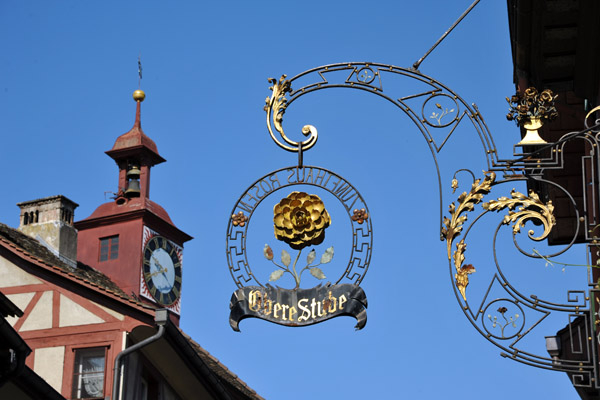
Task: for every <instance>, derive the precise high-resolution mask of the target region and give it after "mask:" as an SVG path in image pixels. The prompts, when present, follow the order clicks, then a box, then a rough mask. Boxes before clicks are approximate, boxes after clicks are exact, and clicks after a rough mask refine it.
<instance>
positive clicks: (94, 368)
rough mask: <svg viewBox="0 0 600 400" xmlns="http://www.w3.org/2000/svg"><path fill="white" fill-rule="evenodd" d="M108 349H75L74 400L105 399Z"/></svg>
mask: <svg viewBox="0 0 600 400" xmlns="http://www.w3.org/2000/svg"><path fill="white" fill-rule="evenodd" d="M105 364H106V347H95V348H88V349H75V365H74V367H73V393H72V398H73V399H103V398H104V366H105Z"/></svg>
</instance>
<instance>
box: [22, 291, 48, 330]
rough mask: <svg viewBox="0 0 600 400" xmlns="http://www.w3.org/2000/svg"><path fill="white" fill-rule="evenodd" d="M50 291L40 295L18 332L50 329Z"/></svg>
mask: <svg viewBox="0 0 600 400" xmlns="http://www.w3.org/2000/svg"><path fill="white" fill-rule="evenodd" d="M52 295H53V293H52V291H47V292H44V294H42V297H40V300H39V301H38V302H37V304H36V305H35V307H33V310H31V312H30V313H29V315H28V316H27V319H26V320H25V322H23V325H21V329H20V330H19V332H23V331H35V330H38V329H50V328H52Z"/></svg>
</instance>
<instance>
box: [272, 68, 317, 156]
mask: <svg viewBox="0 0 600 400" xmlns="http://www.w3.org/2000/svg"><path fill="white" fill-rule="evenodd" d="M285 78H286V75H282V76H281V78H279V81H277V79H275V78H269V82H270V83H271V84H272V86H270V87H269V89H271V90H272V91H273V94H272V95H271V97H267V99H266V100H265V102H266V105H265V107H264V109H265V111H266V112H267V128H268V129H269V134H270V135H271V138H272V139H273V140H274V141H275V143H277V145H278V146H279V147H281V148H282V149H284V150H287V151H292V152H297V151H304V150H308V149H310V148H311V147H313V146H314V145H315V143H317V139H318V138H319V135H318V132H317V129H316V128H315V127H314V126H312V125H304V127H303V128H302V134H303V135H304V136H308V135H310V137H309V138H308V139H306V140H305V141H303V142H295V141H293V140H291V139H290V138H288V137H287V136H286V134H285V133H284V131H283V126H282V122H283V114H285V109H286V108H287V106H288V101H287V99H286V98H285V94H286V93H289V92H291V91H292V87H291V83H290V81H289V80H286V79H285ZM271 118H272V119H273V125H274V127H275V130H276V131H277V132H279V134H280V135H281V138H282V139H283V140H284V141H285V143H287V145H286V144H284V143H281V142H280V141H279V140H278V139H277V137H276V136H275V133H273V128H271Z"/></svg>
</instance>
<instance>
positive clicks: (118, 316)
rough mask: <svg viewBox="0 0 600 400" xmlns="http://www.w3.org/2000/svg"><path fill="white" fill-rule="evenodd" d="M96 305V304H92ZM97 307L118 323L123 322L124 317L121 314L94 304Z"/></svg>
mask: <svg viewBox="0 0 600 400" xmlns="http://www.w3.org/2000/svg"><path fill="white" fill-rule="evenodd" d="M94 304H96V303H94ZM96 305H97V306H98V307H100V308H101V309H103V310H104V311H106V312H107V313H109V314H110V315H112V316H113V317H115V318H116V319H118V320H119V321H124V320H125V316H124V315H123V314H121V313H118V312H116V311H114V310H111V309H110V308H106V307H104V306H101V305H100V304H96Z"/></svg>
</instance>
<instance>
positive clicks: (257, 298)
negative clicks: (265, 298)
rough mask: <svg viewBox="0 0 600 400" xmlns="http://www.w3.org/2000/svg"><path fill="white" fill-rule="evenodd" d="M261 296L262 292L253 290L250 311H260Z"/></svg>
mask: <svg viewBox="0 0 600 400" xmlns="http://www.w3.org/2000/svg"><path fill="white" fill-rule="evenodd" d="M260 303H261V295H260V291H258V290H253V291H251V292H250V304H249V305H250V310H251V311H260Z"/></svg>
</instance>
